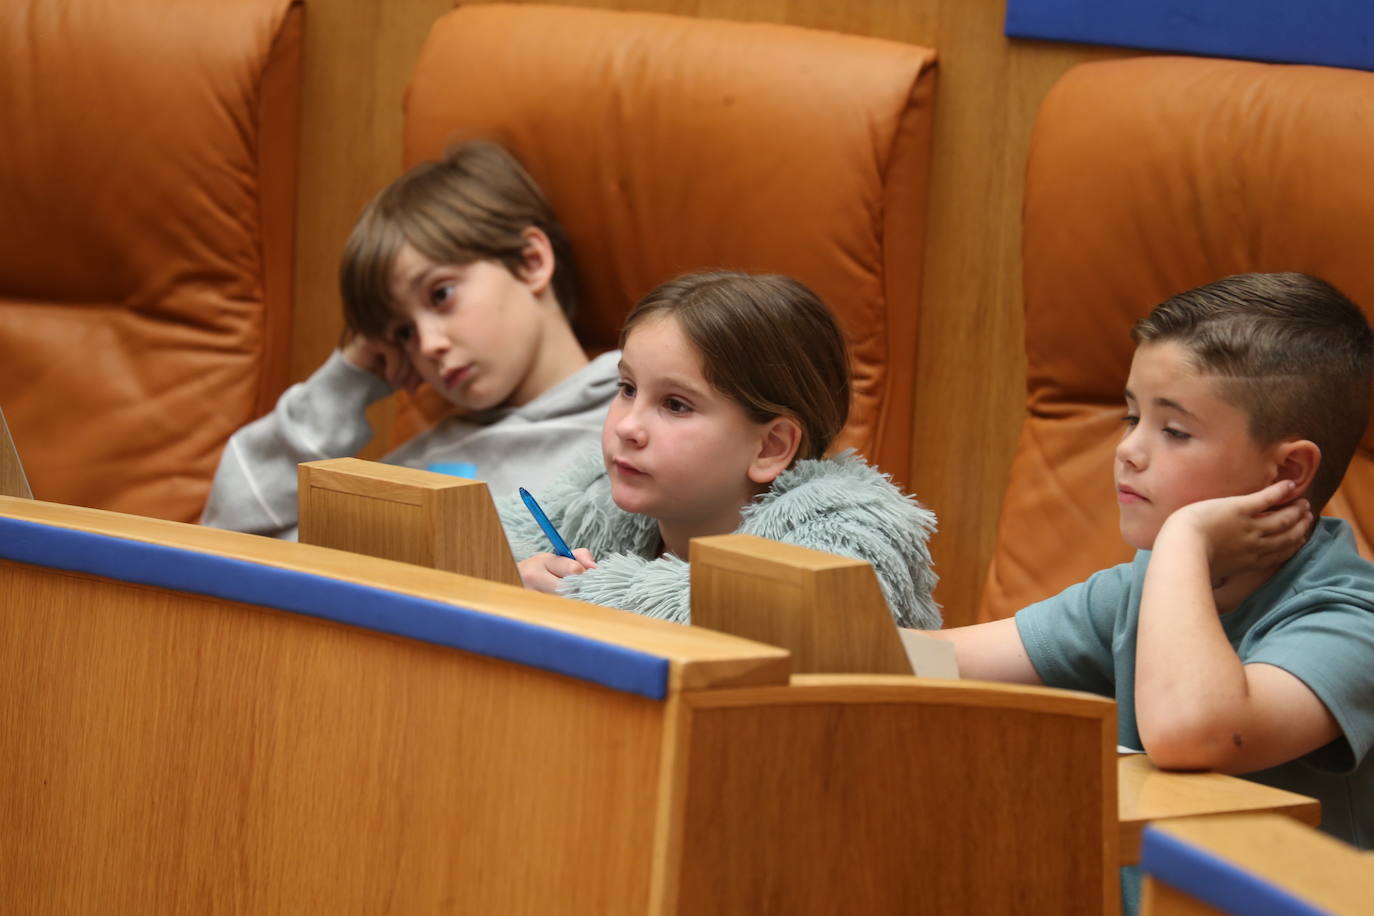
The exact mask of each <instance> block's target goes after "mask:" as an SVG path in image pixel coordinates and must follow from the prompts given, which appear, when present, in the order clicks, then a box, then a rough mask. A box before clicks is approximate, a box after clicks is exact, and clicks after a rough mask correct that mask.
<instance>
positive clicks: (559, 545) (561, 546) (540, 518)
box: [520, 487, 577, 560]
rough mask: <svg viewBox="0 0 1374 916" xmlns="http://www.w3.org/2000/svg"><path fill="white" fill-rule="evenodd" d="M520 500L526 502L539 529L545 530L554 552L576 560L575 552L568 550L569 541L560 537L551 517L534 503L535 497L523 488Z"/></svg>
mask: <svg viewBox="0 0 1374 916" xmlns="http://www.w3.org/2000/svg"><path fill="white" fill-rule="evenodd" d="M520 498H521V499H523V500H524V501H525V508H527V509H529V510H530V515H533V516H534V520H535V521H536V522H538V523H539V527H540V528H543V529H544V535H545V537H547V538H548V539H549V543H550V544H552V545H553V552H554V553H556V554H558V555H559V556H560V557H567V558H568V559H569V560H576V559H577V557H575V556H573V552H572V551H571V550H569V549H568V543H567V541H564V540H563V538H562V537H560V536H559V534H558V529H557V528H555V527H554V526H553V522H551V521H549V517H548V516H547V515H545V514H544V510H543V509H541V508H539V503H537V502H535V501H534V497H533V496H531V495H530V491H529V490H526V489H525V488H524V487H521V488H520Z"/></svg>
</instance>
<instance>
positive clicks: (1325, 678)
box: [1016, 518, 1374, 849]
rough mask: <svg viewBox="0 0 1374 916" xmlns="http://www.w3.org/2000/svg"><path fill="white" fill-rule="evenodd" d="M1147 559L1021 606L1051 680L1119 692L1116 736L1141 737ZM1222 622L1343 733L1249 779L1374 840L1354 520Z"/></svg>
mask: <svg viewBox="0 0 1374 916" xmlns="http://www.w3.org/2000/svg"><path fill="white" fill-rule="evenodd" d="M1149 561H1150V554H1149V552H1147V551H1140V552H1139V553H1137V554H1136V556H1135V559H1134V560H1133V561H1132V562H1130V563H1123V564H1122V565H1120V566H1115V567H1113V568H1111V569H1105V570H1102V571H1101V572H1099V573H1096V574H1094V575H1093V576H1091V577H1089V578H1088V579H1086V580H1085V581H1083V582H1080V583H1079V584H1077V585H1074V586H1070V587H1069V588H1067V589H1065V590H1064V591H1063V592H1061V593H1059V594H1058V595H1056V596H1055V597H1053V598H1049V599H1047V600H1045V601H1041V602H1038V603H1036V604H1032V605H1031V606H1029V607H1027V608H1024V609H1023V610H1021V611H1020V612H1019V613H1018V614H1017V615H1016V626H1017V630H1018V632H1019V633H1020V634H1021V642H1022V643H1023V644H1024V645H1025V648H1026V652H1027V654H1028V655H1029V656H1030V660H1031V664H1032V665H1034V666H1035V670H1036V671H1037V672H1039V674H1040V677H1041V678H1043V679H1044V681H1045V683H1046V684H1048V685H1049V686H1051V687H1065V688H1069V689H1073V690H1085V691H1090V692H1092V693H1096V694H1100V695H1102V696H1108V697H1113V698H1115V699H1116V701H1117V735H1118V737H1117V740H1118V742H1119V743H1121V744H1125V745H1128V746H1130V747H1140V746H1141V743H1140V734H1139V732H1138V731H1137V730H1136V718H1135V637H1136V624H1137V622H1138V620H1139V617H1140V591H1141V587H1142V586H1143V584H1144V581H1145V569H1146V567H1147V565H1148V564H1149ZM1221 624H1222V627H1223V629H1224V630H1225V632H1226V636H1227V638H1228V639H1229V640H1230V642H1231V646H1232V648H1234V649H1235V650H1236V654H1237V655H1238V656H1239V657H1240V660H1241V661H1242V662H1243V663H1245V664H1251V663H1256V662H1263V663H1265V664H1269V665H1274V666H1276V667H1279V668H1282V669H1284V670H1285V671H1287V672H1289V673H1290V674H1292V675H1293V676H1294V677H1297V678H1298V679H1299V680H1301V681H1302V682H1303V683H1304V684H1306V685H1307V686H1308V687H1309V688H1311V690H1312V692H1313V693H1315V694H1316V695H1317V697H1318V698H1319V699H1321V701H1322V702H1323V703H1324V704H1326V708H1327V709H1328V710H1330V711H1331V715H1332V716H1334V717H1335V719H1336V722H1337V724H1338V725H1339V726H1340V728H1341V733H1342V734H1341V737H1339V738H1337V739H1336V740H1335V741H1332V742H1331V743H1330V744H1328V745H1326V746H1325V747H1321V748H1318V749H1317V750H1315V751H1313V752H1312V753H1310V754H1306V755H1304V756H1303V757H1300V758H1298V759H1296V760H1292V761H1289V762H1288V763H1285V764H1282V765H1281V766H1277V767H1273V768H1272V769H1268V770H1261V771H1259V772H1257V773H1250V774H1247V775H1246V778H1247V779H1252V780H1254V781H1256V782H1262V783H1265V784H1267V785H1272V786H1276V787H1279V788H1283V789H1288V790H1290V791H1293V792H1300V793H1302V794H1303V795H1309V796H1312V797H1314V798H1317V799H1319V800H1320V801H1321V805H1322V821H1321V827H1322V829H1323V830H1325V831H1326V832H1328V833H1330V834H1332V835H1334V836H1337V837H1339V838H1341V839H1343V840H1345V841H1346V842H1347V843H1352V844H1354V845H1356V846H1359V847H1361V848H1362V849H1374V755H1371V754H1370V753H1369V750H1370V746H1371V745H1372V744H1374V564H1372V563H1370V562H1369V561H1367V560H1364V559H1363V558H1361V557H1360V556H1359V554H1357V553H1356V552H1355V539H1354V536H1353V535H1352V533H1351V531H1350V526H1349V525H1347V524H1346V523H1345V522H1343V521H1340V520H1338V519H1332V518H1323V519H1321V520H1320V522H1319V524H1318V525H1317V527H1316V529H1315V530H1314V531H1313V534H1312V537H1311V538H1309V539H1308V542H1307V544H1305V545H1304V546H1303V548H1302V549H1301V550H1300V551H1298V553H1297V554H1296V555H1295V556H1294V557H1293V558H1292V559H1291V560H1289V561H1288V562H1287V563H1285V564H1284V565H1283V566H1282V567H1281V568H1280V569H1279V571H1278V572H1277V573H1275V574H1274V576H1273V577H1272V578H1271V579H1270V580H1269V581H1268V582H1266V583H1265V584H1264V585H1263V586H1261V587H1260V588H1259V589H1258V590H1256V591H1255V593H1254V594H1252V595H1250V597H1248V598H1246V599H1245V601H1244V602H1243V603H1242V604H1241V605H1240V606H1239V607H1237V608H1236V609H1235V610H1233V611H1231V612H1230V613H1227V614H1223V615H1222V617H1221Z"/></svg>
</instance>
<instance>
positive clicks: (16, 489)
mask: <svg viewBox="0 0 1374 916" xmlns="http://www.w3.org/2000/svg"><path fill="white" fill-rule="evenodd" d="M0 496H19V497H22V498H24V499H32V498H33V491H32V490H30V489H29V480H28V477H27V476H25V474H24V464H23V462H22V461H20V460H19V452H18V451H17V450H16V449H15V447H14V439H13V437H11V436H10V428H9V426H8V425H7V424H6V423H5V414H4V412H3V411H0Z"/></svg>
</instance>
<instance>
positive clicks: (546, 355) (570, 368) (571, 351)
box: [507, 299, 589, 407]
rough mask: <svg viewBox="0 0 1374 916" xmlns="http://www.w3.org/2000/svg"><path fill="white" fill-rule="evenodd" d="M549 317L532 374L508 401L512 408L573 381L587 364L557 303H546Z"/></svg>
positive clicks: (530, 371)
mask: <svg viewBox="0 0 1374 916" xmlns="http://www.w3.org/2000/svg"><path fill="white" fill-rule="evenodd" d="M546 308H547V309H549V310H550V311H549V313H548V314H549V317H548V319H547V321H546V322H545V326H544V333H543V335H542V338H541V340H540V342H539V351H538V355H537V356H536V358H535V362H534V365H532V366H531V367H530V370H529V374H528V375H527V376H526V377H525V379H524V381H523V382H521V384H520V386H519V388H518V389H517V390H516V392H515V393H514V395H513V397H512V398H511V400H510V401H509V402H507V403H508V404H509V405H510V406H512V407H522V406H524V405H525V404H528V403H529V402H530V401H532V400H534V399H535V398H537V397H539V396H540V395H541V394H543V393H544V392H546V391H548V390H550V389H551V388H553V387H554V386H556V385H558V384H559V383H561V382H563V381H564V380H565V379H568V378H570V377H571V376H572V375H573V374H575V373H576V372H577V371H578V370H579V369H581V368H583V367H584V366H586V365H587V363H588V362H589V360H588V359H587V352H586V351H585V350H583V349H582V344H580V343H579V342H578V340H577V337H576V336H575V335H574V334H573V331H572V328H571V327H570V326H569V325H568V322H567V320H566V319H564V318H563V313H562V312H561V311H559V310H558V309H559V306H558V302H557V300H552V299H551V301H550V303H549V304H546Z"/></svg>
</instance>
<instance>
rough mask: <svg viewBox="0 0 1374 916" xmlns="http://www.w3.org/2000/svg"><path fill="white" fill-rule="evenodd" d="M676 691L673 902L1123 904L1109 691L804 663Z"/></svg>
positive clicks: (951, 907)
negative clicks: (678, 838)
mask: <svg viewBox="0 0 1374 916" xmlns="http://www.w3.org/2000/svg"><path fill="white" fill-rule="evenodd" d="M936 685H938V686H936ZM682 705H683V713H682V714H683V718H684V723H683V725H682V731H683V736H682V738H681V739H680V740H681V745H680V746H679V748H678V749H677V753H678V754H680V755H682V756H684V757H685V758H686V761H685V767H682V768H681V772H682V783H681V784H680V785H679V786H678V787H677V790H678V792H677V796H676V799H677V801H676V804H677V806H678V811H679V812H680V813H679V814H678V820H680V822H681V823H682V831H683V839H682V850H681V857H680V859H679V860H678V861H676V862H671V863H668V864H667V865H666V866H665V873H666V877H665V878H664V879H661V880H662V882H663V883H664V884H666V885H669V886H673V887H675V889H676V893H675V894H674V895H673V899H675V900H676V901H677V909H676V910H670V911H669V912H677V913H803V912H804V913H912V914H922V913H929V914H948V913H1007V912H1027V913H1032V912H1035V913H1040V912H1044V913H1063V914H1072V913H1083V914H1101V913H1115V912H1117V903H1118V900H1119V891H1118V888H1117V853H1116V822H1115V809H1114V804H1113V801H1112V799H1113V796H1114V794H1115V777H1116V771H1115V761H1114V760H1113V759H1112V758H1113V756H1114V755H1113V753H1112V744H1111V733H1112V731H1113V730H1114V728H1115V715H1114V707H1113V705H1112V704H1111V703H1110V702H1109V701H1106V700H1102V699H1099V698H1096V697H1089V696H1086V695H1082V694H1070V693H1068V692H1067V691H1048V690H1046V689H1044V688H1022V687H1012V686H1009V685H993V684H978V683H972V682H962V683H960V682H948V681H939V682H935V681H926V682H921V681H916V680H913V679H911V678H895V677H893V678H883V677H877V676H867V677H862V678H859V677H844V676H834V675H831V676H824V675H811V676H799V677H794V678H793V681H792V685H791V687H789V688H784V689H778V690H770V689H751V690H726V691H711V692H709V693H708V692H703V693H692V694H686V695H684V696H683V698H682ZM797 811H806V812H808V816H807V817H804V818H796V817H795V816H794V815H795V812H797ZM783 825H786V827H785V829H783ZM884 836H890V837H900V840H898V841H896V842H894V843H891V844H889V843H885V842H883V841H881V839H880V838H881V837H884ZM806 863H816V864H810V865H808V864H806ZM816 869H819V870H820V871H821V872H822V874H820V875H814V876H813V875H809V874H804V873H806V872H809V871H812V870H816ZM656 886H657V884H656Z"/></svg>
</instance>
